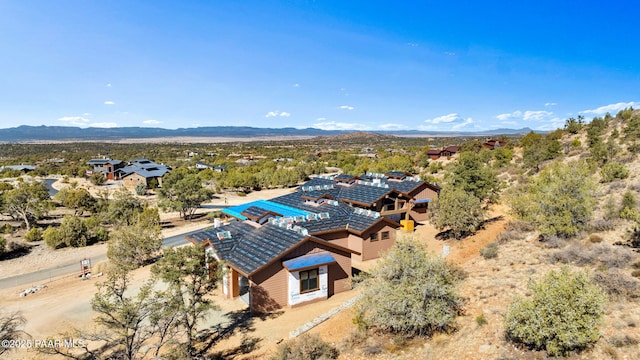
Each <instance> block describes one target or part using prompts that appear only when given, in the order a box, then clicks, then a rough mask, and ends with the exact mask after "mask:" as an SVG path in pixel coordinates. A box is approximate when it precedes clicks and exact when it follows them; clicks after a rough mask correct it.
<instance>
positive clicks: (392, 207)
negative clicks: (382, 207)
mask: <svg viewBox="0 0 640 360" xmlns="http://www.w3.org/2000/svg"><path fill="white" fill-rule="evenodd" d="M395 209H396V206H395V205H394V204H389V205H387V211H393V210H395Z"/></svg>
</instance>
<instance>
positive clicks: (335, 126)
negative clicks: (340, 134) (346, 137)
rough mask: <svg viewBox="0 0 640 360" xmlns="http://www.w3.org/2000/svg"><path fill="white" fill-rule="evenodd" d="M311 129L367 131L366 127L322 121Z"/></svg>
mask: <svg viewBox="0 0 640 360" xmlns="http://www.w3.org/2000/svg"><path fill="white" fill-rule="evenodd" d="M313 127H315V128H318V129H322V130H367V129H368V127H367V125H364V124H357V123H344V122H335V121H324V122H319V123H315V124H313Z"/></svg>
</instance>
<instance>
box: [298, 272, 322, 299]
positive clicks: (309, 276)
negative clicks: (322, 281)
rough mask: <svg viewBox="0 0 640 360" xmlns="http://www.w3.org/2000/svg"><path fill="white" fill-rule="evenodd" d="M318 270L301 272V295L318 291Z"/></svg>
mask: <svg viewBox="0 0 640 360" xmlns="http://www.w3.org/2000/svg"><path fill="white" fill-rule="evenodd" d="M318 285H319V281H318V269H312V270H307V271H300V293H305V292H310V291H315V290H318V289H319V288H320V287H319V286H318Z"/></svg>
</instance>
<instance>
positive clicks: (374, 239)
mask: <svg viewBox="0 0 640 360" xmlns="http://www.w3.org/2000/svg"><path fill="white" fill-rule="evenodd" d="M369 240H370V241H372V242H373V241H378V233H373V234H371V236H369Z"/></svg>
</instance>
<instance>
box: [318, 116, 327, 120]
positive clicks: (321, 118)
mask: <svg viewBox="0 0 640 360" xmlns="http://www.w3.org/2000/svg"><path fill="white" fill-rule="evenodd" d="M325 120H327V118H323V117H320V118H317V119H316V121H325Z"/></svg>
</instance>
